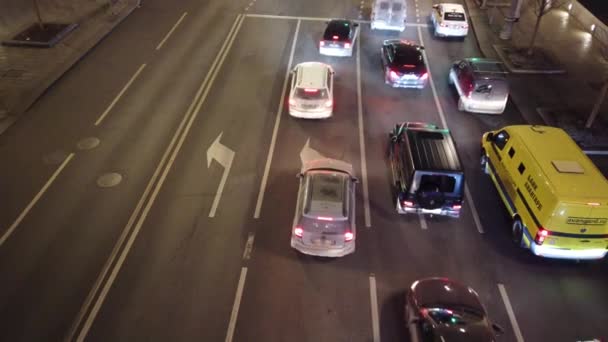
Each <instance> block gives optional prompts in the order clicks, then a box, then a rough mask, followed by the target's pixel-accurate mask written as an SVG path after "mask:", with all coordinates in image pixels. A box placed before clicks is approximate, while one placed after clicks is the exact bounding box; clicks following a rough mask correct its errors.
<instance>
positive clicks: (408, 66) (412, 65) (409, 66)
mask: <svg viewBox="0 0 608 342" xmlns="http://www.w3.org/2000/svg"><path fill="white" fill-rule="evenodd" d="M403 67H404V68H415V67H416V66H415V65H414V64H403Z"/></svg>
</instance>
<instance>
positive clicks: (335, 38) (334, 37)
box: [331, 36, 340, 40]
mask: <svg viewBox="0 0 608 342" xmlns="http://www.w3.org/2000/svg"><path fill="white" fill-rule="evenodd" d="M331 38H332V39H333V40H338V39H340V37H338V36H333V37H331Z"/></svg>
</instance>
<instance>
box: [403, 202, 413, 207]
mask: <svg viewBox="0 0 608 342" xmlns="http://www.w3.org/2000/svg"><path fill="white" fill-rule="evenodd" d="M401 205H402V206H404V207H413V206H414V202H412V201H401Z"/></svg>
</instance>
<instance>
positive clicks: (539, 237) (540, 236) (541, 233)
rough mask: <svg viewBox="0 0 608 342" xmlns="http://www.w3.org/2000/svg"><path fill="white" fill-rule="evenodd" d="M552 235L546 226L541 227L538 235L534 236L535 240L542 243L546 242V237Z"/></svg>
mask: <svg viewBox="0 0 608 342" xmlns="http://www.w3.org/2000/svg"><path fill="white" fill-rule="evenodd" d="M549 235H550V232H549V231H548V230H546V229H544V228H539V229H538V232H536V237H535V238H534V242H536V244H537V245H539V246H540V245H542V244H543V242H545V238H546V237H547V236H549Z"/></svg>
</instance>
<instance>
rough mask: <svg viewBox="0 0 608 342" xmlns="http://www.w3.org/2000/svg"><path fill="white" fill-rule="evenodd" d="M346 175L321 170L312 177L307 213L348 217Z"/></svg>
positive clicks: (305, 210) (305, 209) (305, 211)
mask: <svg viewBox="0 0 608 342" xmlns="http://www.w3.org/2000/svg"><path fill="white" fill-rule="evenodd" d="M346 178H347V177H346V176H345V175H343V174H340V173H332V172H319V173H315V174H313V175H312V176H311V177H310V184H309V189H308V190H309V193H308V198H307V203H306V206H305V208H304V214H305V215H312V216H317V215H331V217H334V218H344V217H346V204H345V200H346V198H345V197H346V186H347V182H346Z"/></svg>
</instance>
